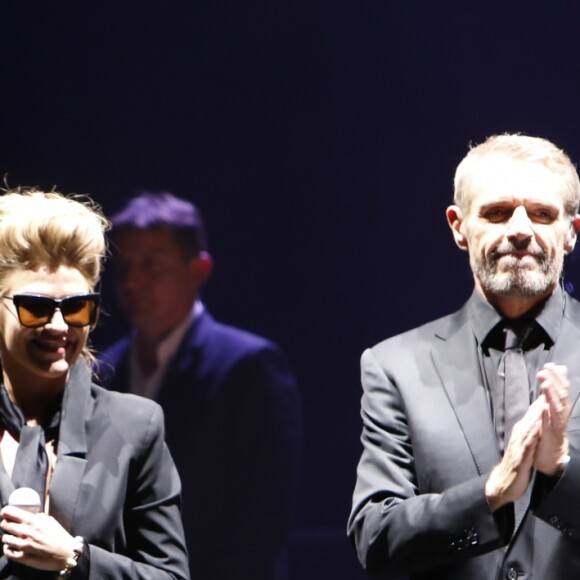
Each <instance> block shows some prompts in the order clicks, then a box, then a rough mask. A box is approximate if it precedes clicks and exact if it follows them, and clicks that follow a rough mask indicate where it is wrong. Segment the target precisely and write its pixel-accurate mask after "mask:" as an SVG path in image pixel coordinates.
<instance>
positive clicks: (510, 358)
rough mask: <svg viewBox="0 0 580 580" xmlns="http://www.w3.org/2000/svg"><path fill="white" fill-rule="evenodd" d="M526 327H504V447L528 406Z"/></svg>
mask: <svg viewBox="0 0 580 580" xmlns="http://www.w3.org/2000/svg"><path fill="white" fill-rule="evenodd" d="M527 334H528V329H527V328H521V327H520V328H517V329H514V328H512V327H511V326H507V327H506V328H505V351H504V355H503V373H504V413H505V429H504V448H505V447H507V444H508V441H509V439H510V436H511V432H512V429H513V427H514V425H515V424H516V423H517V422H518V421H519V420H520V419H521V418H522V417H523V416H524V414H525V412H526V411H527V409H528V407H529V406H530V382H529V378H528V370H527V368H526V361H525V359H524V351H523V342H524V339H525V337H526V335H527Z"/></svg>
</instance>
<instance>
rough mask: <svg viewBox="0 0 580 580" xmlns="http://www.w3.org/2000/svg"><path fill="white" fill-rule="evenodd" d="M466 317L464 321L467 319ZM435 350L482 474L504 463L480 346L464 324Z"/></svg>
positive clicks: (435, 357) (449, 393)
mask: <svg viewBox="0 0 580 580" xmlns="http://www.w3.org/2000/svg"><path fill="white" fill-rule="evenodd" d="M464 318H465V317H460V319H464ZM439 338H443V340H442V341H440V342H439V344H438V345H436V346H435V347H434V348H433V350H432V357H433V362H434V364H435V367H436V369H437V372H438V373H439V377H440V378H441V381H442V383H443V386H444V387H445V391H446V392H447V396H448V397H449V401H450V402H451V405H452V406H453V409H454V410H455V414H456V416H457V419H458V421H459V424H460V425H461V429H462V430H463V433H464V435H465V438H466V440H467V443H468V445H469V448H470V450H471V453H472V455H473V459H474V461H475V464H476V466H477V470H478V472H479V473H480V474H484V473H487V472H488V471H490V470H491V469H492V467H493V466H494V465H496V464H497V463H498V462H499V461H500V459H501V456H500V451H499V448H498V444H497V439H496V434H495V429H494V426H493V422H492V419H491V413H490V405H489V399H488V394H487V390H486V387H485V385H484V382H483V378H482V376H481V371H480V364H479V359H478V357H477V349H478V346H477V344H476V340H475V336H474V334H473V331H472V330H471V327H470V326H469V324H467V323H465V321H464V322H463V324H461V326H460V327H459V329H458V330H457V332H451V333H449V335H448V336H447V338H446V337H444V336H443V337H441V336H440V337H439Z"/></svg>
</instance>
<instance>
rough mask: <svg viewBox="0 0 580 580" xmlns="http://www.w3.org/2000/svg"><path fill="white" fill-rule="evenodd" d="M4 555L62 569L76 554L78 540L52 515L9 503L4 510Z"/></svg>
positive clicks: (0, 523) (34, 565) (42, 567)
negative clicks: (33, 511)
mask: <svg viewBox="0 0 580 580" xmlns="http://www.w3.org/2000/svg"><path fill="white" fill-rule="evenodd" d="M0 516H2V520H1V521H0V529H2V531H3V532H4V535H3V537H2V543H3V544H4V546H3V551H4V555H5V556H6V557H7V558H8V559H9V560H12V561H14V562H18V563H20V564H24V565H26V566H30V567H31V568H37V569H38V570H51V571H54V572H58V571H59V570H62V569H63V568H65V566H66V563H67V559H68V558H71V557H73V556H74V554H75V550H74V549H75V548H76V547H77V543H78V542H77V540H76V539H75V538H74V537H73V536H71V535H70V534H69V533H68V532H67V531H66V530H65V529H64V528H63V527H62V526H61V525H60V524H59V523H58V522H57V521H56V520H55V519H54V518H53V517H52V516H49V515H48V514H45V513H37V514H34V513H31V512H28V511H26V510H23V509H21V508H19V507H16V506H11V505H7V506H5V507H4V508H2V510H1V511H0Z"/></svg>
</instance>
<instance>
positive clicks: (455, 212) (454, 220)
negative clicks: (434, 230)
mask: <svg viewBox="0 0 580 580" xmlns="http://www.w3.org/2000/svg"><path fill="white" fill-rule="evenodd" d="M445 215H446V216H447V223H448V224H449V227H450V228H451V233H452V234H453V239H454V240H455V243H456V244H457V246H458V247H459V248H460V249H461V250H465V251H467V250H468V246H467V240H466V239H465V236H464V235H463V232H462V226H463V212H462V211H461V208H460V207H459V206H458V205H450V206H449V207H448V208H447V210H446V212H445Z"/></svg>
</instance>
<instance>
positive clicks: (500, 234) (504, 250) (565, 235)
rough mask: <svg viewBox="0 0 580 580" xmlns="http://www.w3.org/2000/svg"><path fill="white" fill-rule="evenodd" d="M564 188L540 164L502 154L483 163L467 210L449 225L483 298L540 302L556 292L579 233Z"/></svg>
mask: <svg viewBox="0 0 580 580" xmlns="http://www.w3.org/2000/svg"><path fill="white" fill-rule="evenodd" d="M564 187H565V185H564V182H563V180H562V178H561V177H560V176H558V175H556V174H554V173H553V172H551V171H550V170H549V169H547V168H546V167H544V166H543V165H540V164H537V163H530V162H523V161H515V160H512V159H510V158H508V157H506V156H502V155H490V156H488V157H487V158H486V159H484V160H482V162H481V165H479V166H478V168H477V171H476V173H475V175H474V176H473V178H472V181H471V187H470V194H469V197H468V200H467V201H468V204H469V207H468V208H467V210H466V212H465V215H463V216H461V217H460V219H459V220H458V221H457V222H456V223H455V225H454V224H451V226H452V228H453V229H454V235H455V238H456V241H457V243H458V245H460V246H461V247H463V248H464V249H466V250H467V251H468V252H469V260H470V264H471V268H472V270H473V273H474V276H475V280H476V284H477V285H478V287H479V288H480V290H482V291H483V292H484V294H491V295H497V296H510V297H536V296H544V295H548V294H550V293H551V292H552V291H553V289H554V288H555V286H556V284H557V283H558V280H559V277H560V275H561V272H562V266H563V260H564V255H565V254H566V253H568V252H569V251H571V250H572V248H573V246H574V242H575V234H576V229H577V220H571V219H570V217H569V216H568V215H567V214H566V212H565V211H564V201H563V199H564ZM448 215H449V214H448ZM450 223H451V220H450Z"/></svg>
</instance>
